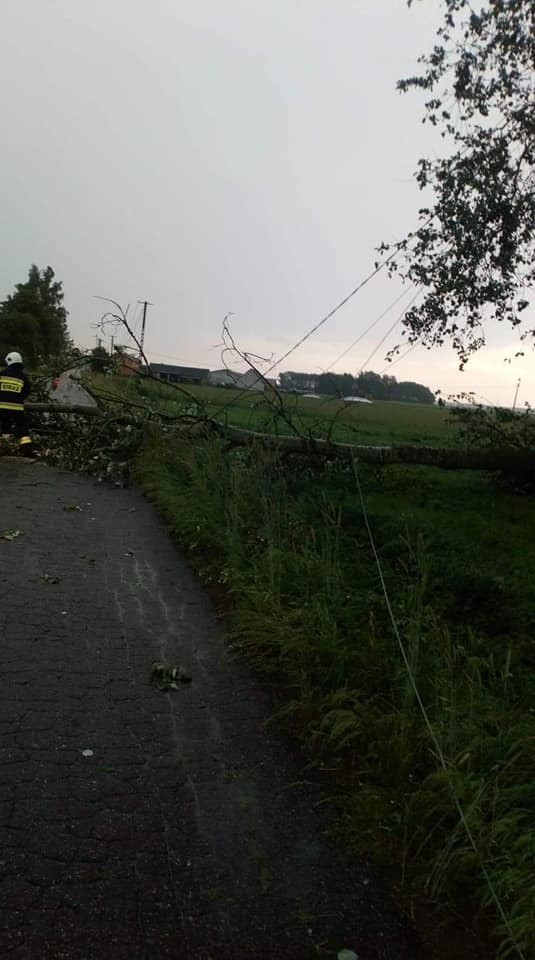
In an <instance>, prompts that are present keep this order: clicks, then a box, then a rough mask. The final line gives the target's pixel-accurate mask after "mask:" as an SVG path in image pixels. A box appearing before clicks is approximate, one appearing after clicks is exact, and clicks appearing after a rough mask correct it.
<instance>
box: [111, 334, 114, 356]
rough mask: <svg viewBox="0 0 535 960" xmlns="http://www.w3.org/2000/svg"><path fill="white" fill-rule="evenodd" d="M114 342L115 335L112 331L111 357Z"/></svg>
mask: <svg viewBox="0 0 535 960" xmlns="http://www.w3.org/2000/svg"><path fill="white" fill-rule="evenodd" d="M114 342H115V337H114V335H113V333H112V335H111V350H110V356H111V357H113V344H114Z"/></svg>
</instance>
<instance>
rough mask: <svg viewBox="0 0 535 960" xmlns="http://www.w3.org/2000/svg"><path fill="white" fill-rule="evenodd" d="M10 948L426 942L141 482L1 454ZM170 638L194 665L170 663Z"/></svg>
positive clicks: (246, 950)
mask: <svg viewBox="0 0 535 960" xmlns="http://www.w3.org/2000/svg"><path fill="white" fill-rule="evenodd" d="M13 530H19V531H20V534H19V535H18V536H15V537H14V538H13V539H8V540H6V539H0V628H1V641H0V667H1V682H2V687H1V693H2V696H1V700H0V956H1V957H2V958H4V957H9V958H20V960H108V958H109V960H123V958H124V960H126V958H128V960H152V958H155V960H156V958H173V960H238V958H239V960H279V958H280V960H286V958H288V960H308V958H317V957H325V958H333V960H336V956H337V953H338V951H339V950H342V949H343V948H346V949H350V950H353V951H354V952H355V953H356V954H357V955H358V957H359V960H380V958H389V960H415V958H416V957H419V956H420V953H419V952H418V950H417V948H416V946H415V945H414V943H413V942H412V939H411V932H410V930H408V929H407V928H406V927H405V926H404V924H403V923H402V922H401V921H400V920H399V917H398V915H397V913H396V910H395V908H394V906H393V905H392V903H391V901H390V900H389V898H388V896H387V894H386V893H385V892H384V890H382V889H381V887H380V886H379V884H378V883H377V882H376V880H375V879H374V878H373V876H372V875H371V874H370V871H369V870H368V868H367V866H366V865H365V864H362V863H354V862H352V861H351V860H346V859H345V857H344V855H343V853H342V852H340V851H337V850H336V848H335V847H334V846H333V845H332V843H331V842H330V841H329V839H328V837H327V835H326V829H327V822H328V813H327V811H326V809H325V807H324V806H322V805H319V804H318V801H319V799H320V796H319V792H318V788H317V786H314V784H311V783H307V782H304V781H305V780H306V774H303V771H302V769H301V767H302V763H303V761H302V760H301V763H300V762H299V758H297V757H296V756H295V753H294V752H292V750H291V749H289V748H288V746H287V745H286V744H285V742H284V741H283V739H282V738H280V737H279V736H278V734H277V733H276V731H275V730H274V729H273V728H272V727H271V726H269V725H268V726H266V719H267V718H268V717H269V716H270V704H269V700H268V698H267V696H266V693H265V691H264V690H263V688H262V686H261V685H260V684H259V683H258V681H257V680H255V679H254V677H252V676H251V673H250V672H249V670H248V668H247V666H246V665H244V664H243V663H239V662H236V660H233V659H231V658H230V657H229V656H228V654H227V653H226V652H225V648H224V643H223V635H222V629H221V625H220V623H219V622H218V620H217V617H216V615H215V612H214V610H213V607H212V605H211V602H210V600H209V599H207V597H206V595H205V593H204V592H203V590H202V588H201V587H200V586H199V584H198V582H197V581H196V579H195V577H194V576H193V574H192V573H191V571H190V570H189V569H188V567H187V565H186V563H185V562H184V560H183V558H182V557H181V555H180V553H179V552H178V550H177V549H176V547H175V546H174V544H173V543H172V542H171V540H170V538H169V536H168V535H167V533H166V531H165V528H164V526H163V524H162V523H161V522H160V520H159V519H158V518H157V516H156V515H155V514H154V511H153V510H152V508H151V507H150V505H148V504H147V503H145V502H144V501H143V499H142V498H141V497H140V496H139V495H138V494H137V493H136V492H135V491H125V490H114V489H110V488H106V487H104V486H98V485H96V484H94V483H93V481H91V480H89V479H87V478H85V477H81V476H78V475H75V474H67V473H61V472H58V471H55V470H52V469H49V468H47V467H46V466H44V465H42V464H29V463H25V462H7V461H0V534H1V533H3V532H6V531H13ZM155 659H162V660H166V661H168V662H170V663H173V664H175V663H177V664H182V665H183V666H184V667H185V668H186V670H187V671H188V672H189V673H190V674H191V676H192V677H193V682H192V683H191V684H190V685H188V686H185V685H184V686H181V687H180V689H179V690H177V691H172V692H170V693H163V692H161V691H160V690H158V689H156V688H155V687H154V686H151V684H150V682H149V677H150V669H151V663H152V661H153V660H155Z"/></svg>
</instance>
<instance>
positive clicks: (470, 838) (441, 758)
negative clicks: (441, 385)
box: [351, 456, 526, 960]
mask: <svg viewBox="0 0 535 960" xmlns="http://www.w3.org/2000/svg"><path fill="white" fill-rule="evenodd" d="M351 464H352V468H353V476H354V478H355V483H356V486H357V491H358V495H359V500H360V506H361V510H362V516H363V518H364V525H365V527H366V531H367V534H368V539H369V541H370V546H371V548H372V553H373V557H374V560H375V564H376V566H377V572H378V574H379V581H380V583H381V588H382V591H383V596H384V600H385V606H386V609H387V611H388V616H389V618H390V622H391V624H392V629H393V631H394V636H395V638H396V640H397V643H398V646H399V649H400V652H401V656H402V659H403V663H404V665H405V669H406V671H407V674H408V677H409V681H410V684H411V687H412V690H413V693H414V696H415V698H416V701H417V703H418V706H419V708H420V711H421V713H422V716H423V718H424V722H425V725H426V727H427V730H428V732H429V735H430V737H431V740H432V743H433V747H434V749H435V752H436V755H437V757H438V759H439V762H440V766H441V767H442V769H443V771H444V773H445V774H446V778H447V782H448V785H449V787H450V791H451V795H452V798H453V802H454V804H455V808H456V810H457V813H458V814H459V820H460V822H461V823H462V825H463V827H464V829H465V832H466V836H467V837H468V841H469V843H470V846H471V847H472V850H473V851H474V853H475V855H476V857H477V860H478V862H479V866H480V868H481V872H482V874H483V877H484V878H485V881H486V883H487V886H488V888H489V891H490V893H491V896H492V899H493V901H494V903H495V905H496V908H497V910H498V913H499V915H500V917H501V919H502V921H503V923H504V926H505V928H506V930H507V932H508V934H509V937H510V938H511V943H512V944H513V945H514V948H515V950H516V952H517V954H518V956H519V958H520V960H526V957H525V955H524V953H523V952H522V949H521V947H520V946H519V944H518V942H517V940H516V937H515V935H514V932H513V930H512V927H511V924H510V921H509V919H508V917H507V915H506V913H505V910H504V908H503V906H502V903H501V900H500V898H499V897H498V894H497V892H496V889H495V887H494V884H493V882H492V879H491V877H490V874H489V872H488V870H487V868H486V866H485V864H484V863H483V861H482V859H481V855H480V853H479V850H478V848H477V845H476V842H475V840H474V835H473V833H472V830H471V827H470V824H469V823H468V820H467V819H466V815H465V813H464V810H463V808H462V806H461V803H460V801H459V798H458V796H457V794H456V792H455V789H454V787H453V786H452V783H451V778H450V771H449V768H448V765H447V763H446V758H445V757H444V754H443V752H442V747H441V745H440V741H439V739H438V736H437V734H436V733H435V730H434V728H433V725H432V723H431V720H430V719H429V714H428V712H427V709H426V707H425V704H424V702H423V700H422V696H421V694H420V691H419V689H418V685H417V683H416V677H415V676H414V673H413V671H412V667H411V664H410V660H409V657H408V654H407V651H406V649H405V644H404V643H403V640H402V639H401V634H400V632H399V628H398V625H397V621H396V618H395V616H394V611H393V610H392V604H391V602H390V597H389V596H388V590H387V587H386V582H385V577H384V573H383V568H382V565H381V560H380V558H379V554H378V552H377V547H376V545H375V540H374V536H373V533H372V529H371V526H370V520H369V517H368V511H367V509H366V504H365V502H364V494H363V492H362V486H361V483H360V477H359V473H358V469H357V463H356V459H355V457H354V456H351Z"/></svg>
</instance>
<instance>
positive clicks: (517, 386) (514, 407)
mask: <svg viewBox="0 0 535 960" xmlns="http://www.w3.org/2000/svg"><path fill="white" fill-rule="evenodd" d="M520 383H521V381H520V377H519V378H518V383H517V385H516V390H515V399H514V400H513V413H514V412H515V410H516V401H517V399H518V391H519V390H520Z"/></svg>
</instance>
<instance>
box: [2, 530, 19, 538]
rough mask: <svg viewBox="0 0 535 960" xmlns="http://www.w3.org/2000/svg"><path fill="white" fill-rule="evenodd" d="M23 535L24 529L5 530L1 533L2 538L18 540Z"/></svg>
mask: <svg viewBox="0 0 535 960" xmlns="http://www.w3.org/2000/svg"><path fill="white" fill-rule="evenodd" d="M21 535H22V530H4V532H3V533H0V540H16V539H17V537H20V536H21Z"/></svg>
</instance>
